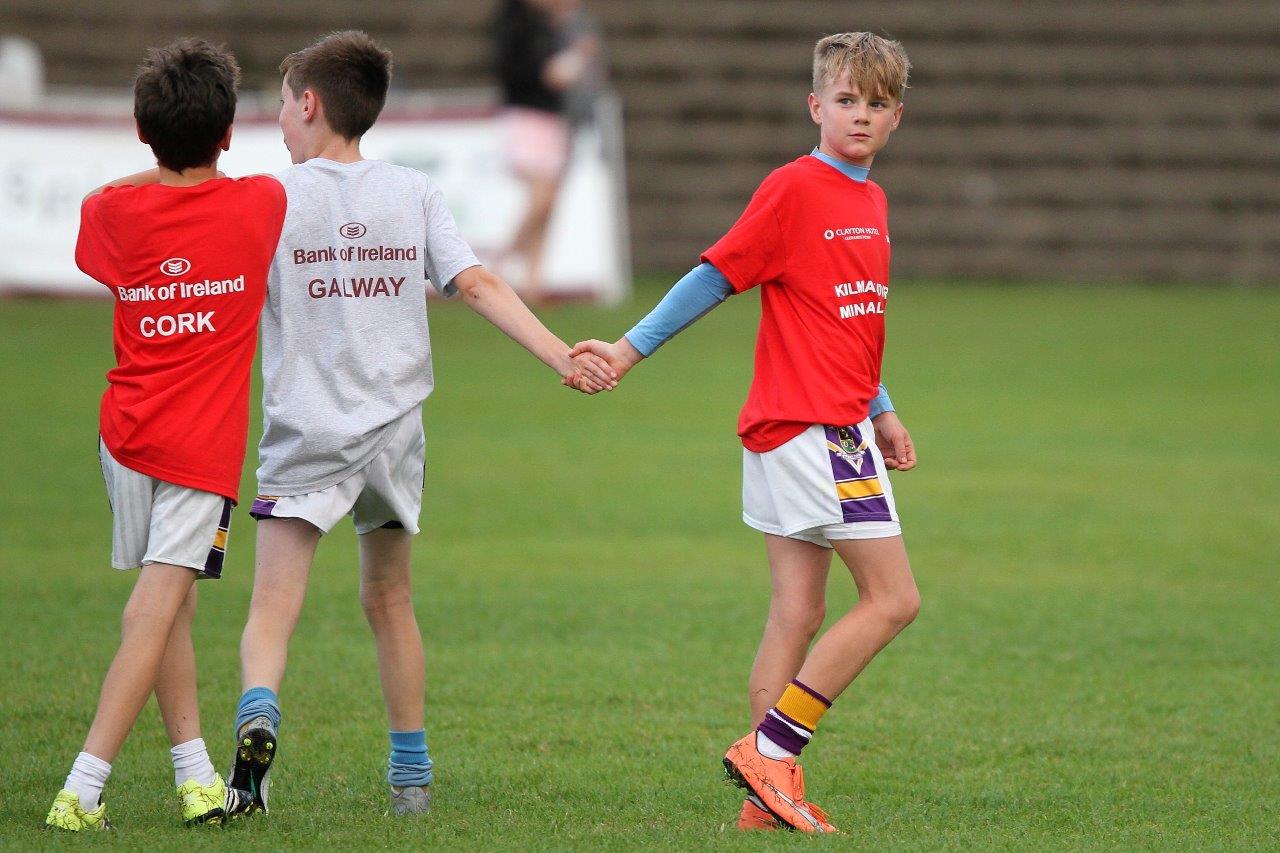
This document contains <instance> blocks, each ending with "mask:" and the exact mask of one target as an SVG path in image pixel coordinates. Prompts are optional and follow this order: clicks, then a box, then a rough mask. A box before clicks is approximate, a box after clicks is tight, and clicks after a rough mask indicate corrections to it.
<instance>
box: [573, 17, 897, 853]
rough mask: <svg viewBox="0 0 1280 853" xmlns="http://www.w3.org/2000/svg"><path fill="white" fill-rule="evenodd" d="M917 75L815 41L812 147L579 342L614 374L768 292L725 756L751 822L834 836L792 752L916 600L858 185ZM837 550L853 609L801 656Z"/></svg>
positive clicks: (884, 245) (884, 256)
mask: <svg viewBox="0 0 1280 853" xmlns="http://www.w3.org/2000/svg"><path fill="white" fill-rule="evenodd" d="M909 68H910V64H909V62H908V61H907V57H906V54H905V53H904V52H903V50H902V46H901V45H900V44H898V43H897V42H891V41H887V40H885V39H883V38H880V37H879V36H876V35H872V34H870V33H841V34H839V35H833V36H828V37H827V38H824V39H822V40H821V41H819V42H818V44H817V46H816V48H815V51H814V73H813V92H812V93H810V95H809V112H810V115H811V116H812V118H813V121H814V122H815V123H816V124H817V125H818V126H819V127H820V129H821V130H820V137H821V138H820V144H819V146H818V148H816V149H815V150H814V151H813V153H812V154H810V155H807V156H804V157H801V158H799V159H798V160H795V161H794V162H792V163H789V164H787V165H786V166H783V167H782V168H780V169H778V170H776V171H774V172H773V173H772V174H771V175H769V177H768V178H766V179H765V181H764V183H763V184H761V185H760V188H759V190H757V191H756V194H755V195H754V196H753V197H752V199H751V203H750V204H749V205H748V206H747V209H746V211H745V212H744V213H743V214H742V216H741V218H739V220H738V221H737V223H736V224H735V225H734V226H733V228H732V229H730V231H729V233H728V234H726V235H725V236H724V237H723V238H721V239H720V241H719V242H717V243H716V244H715V245H714V246H712V247H711V248H710V249H708V250H707V251H706V252H705V253H704V254H703V256H702V260H703V263H702V265H701V266H699V267H697V268H695V269H694V270H693V271H692V272H690V273H689V275H687V276H685V278H683V279H681V281H680V282H678V283H677V284H676V286H675V287H673V288H672V290H671V292H670V293H669V294H668V295H667V296H666V297H665V298H664V299H663V301H662V302H661V303H660V304H659V305H658V307H657V308H655V309H654V311H653V312H652V313H651V314H649V315H648V316H647V317H646V318H645V319H644V320H643V321H641V322H640V323H639V324H638V325H637V326H636V327H635V328H634V329H632V330H631V331H630V332H628V333H627V334H626V335H625V336H624V337H623V338H621V339H620V340H618V341H617V342H616V343H613V344H606V343H603V342H601V341H585V342H583V343H580V344H579V345H578V346H577V347H575V349H574V352H575V353H579V352H593V353H595V354H597V355H600V356H602V357H604V358H605V359H606V360H607V361H609V362H610V364H611V365H612V366H613V368H614V370H615V372H616V373H617V374H618V376H619V377H621V376H622V375H623V374H625V372H626V371H627V370H629V369H630V368H631V367H633V366H634V365H635V364H636V363H637V362H639V361H640V359H641V358H644V357H645V356H648V355H650V354H651V353H652V352H653V351H654V350H655V349H657V347H658V346H660V345H661V344H662V343H663V342H664V341H666V340H668V339H669V338H670V337H671V336H673V335H674V334H676V333H677V332H678V331H680V330H681V329H683V328H684V327H685V326H687V325H688V324H689V323H691V322H693V321H694V320H696V319H697V318H698V317H700V316H702V315H703V314H705V313H706V312H707V311H709V310H710V309H711V308H713V307H714V306H715V305H716V304H718V303H719V302H720V301H722V300H723V299H724V298H725V297H727V296H728V295H729V294H731V293H741V292H742V291H745V290H748V289H750V288H752V287H755V286H757V285H759V286H760V294H761V295H760V300H761V307H762V314H761V320H760V333H759V338H758V340H757V345H756V357H755V378H754V380H753V382H752V385H751V391H750V393H749V394H748V396H747V402H746V405H745V406H744V407H743V409H742V414H741V416H740V418H739V421H738V434H739V435H740V436H741V438H742V443H743V446H744V448H745V449H744V452H743V520H744V521H745V522H746V523H747V524H748V525H750V526H751V527H754V528H756V529H757V530H760V531H762V532H763V533H764V534H765V546H766V551H767V553H768V556H769V568H770V572H771V573H772V578H773V600H772V602H771V604H770V607H769V617H768V621H767V622H766V624H765V631H764V638H763V639H762V640H761V643H760V650H759V652H758V654H757V656H756V661H755V665H754V666H753V668H752V672H751V679H750V700H751V711H752V715H753V718H754V721H755V723H756V729H755V730H754V731H752V732H749V733H748V734H747V735H746V736H745V737H743V738H742V739H740V740H739V741H737V742H736V743H734V744H733V746H732V747H730V748H729V751H728V753H727V754H726V755H725V758H724V765H725V769H726V771H727V772H728V774H729V777H730V778H731V779H732V780H733V781H734V782H736V783H737V784H738V785H739V786H741V787H743V788H745V789H746V791H747V797H748V799H747V802H746V803H744V804H743V808H742V813H741V815H740V817H739V822H738V825H739V827H741V828H744V829H752V828H762V829H763V828H773V827H774V826H777V825H779V824H781V825H785V826H789V827H792V828H794V829H798V830H801V831H804V832H831V831H834V827H832V826H831V824H830V823H829V822H828V821H827V819H826V816H825V814H823V812H822V811H821V810H820V809H819V808H817V807H816V806H814V805H813V804H812V803H808V802H806V801H805V798H804V797H805V792H804V781H803V776H802V774H801V769H800V766H799V765H798V764H797V763H796V756H797V755H798V754H799V753H800V751H801V750H802V749H803V748H804V746H805V745H806V744H807V743H808V741H809V738H810V737H811V736H812V734H813V731H814V729H815V727H816V726H817V723H818V720H819V718H820V717H821V716H822V715H823V713H825V711H826V710H827V708H828V707H830V705H831V702H832V700H834V699H835V698H836V697H838V696H839V695H840V694H841V693H842V692H843V691H844V689H845V688H846V687H848V686H849V684H850V683H851V682H852V681H853V679H854V678H855V677H856V676H857V675H858V673H860V672H861V671H862V669H863V668H864V667H865V666H866V665H867V664H868V663H869V662H870V660H871V658H872V657H874V656H875V654H876V653H877V652H879V651H880V649H882V648H884V646H885V645H886V644H888V643H889V641H890V640H892V639H893V638H894V636H896V635H897V634H898V632H899V631H901V630H902V629H903V628H904V627H906V625H907V624H909V623H910V622H911V621H912V620H913V619H914V618H915V616H916V612H917V611H918V609H919V606H920V596H919V593H918V592H917V590H916V584H915V580H914V579H913V577H912V574H911V567H910V564H909V563H908V561H907V553H906V549H905V547H904V545H903V541H902V533H901V528H900V526H899V524H898V516H897V512H896V510H895V508H894V503H893V493H892V490H891V489H890V487H889V481H888V477H887V476H886V469H887V468H896V469H897V470H900V471H904V470H908V469H910V468H911V467H913V466H914V465H915V451H914V449H913V447H912V444H911V439H910V436H909V435H908V434H907V432H906V430H905V429H904V428H903V426H902V424H901V422H900V421H898V419H897V417H896V415H894V414H893V412H892V407H891V406H889V405H888V399H887V395H886V393H885V391H884V388H883V386H881V385H880V384H879V382H880V361H881V355H882V353H883V351H884V309H885V303H886V300H887V298H888V295H889V230H888V221H887V205H886V202H885V197H884V193H883V191H881V189H880V187H878V186H876V185H875V184H874V183H871V182H870V181H869V180H867V173H868V171H869V168H870V166H871V162H872V160H873V159H874V158H875V155H876V153H877V152H879V151H880V149H882V148H883V147H884V146H885V144H886V143H887V142H888V140H889V134H890V133H891V132H892V131H893V130H894V129H896V128H897V126H898V123H899V121H900V120H901V118H902V94H903V92H904V90H905V89H906V85H907V74H908V71H909ZM877 392H878V393H877ZM873 419H874V426H873V423H872V421H873ZM833 549H834V551H835V552H836V553H837V554H839V555H840V558H841V559H842V560H843V561H844V563H845V565H846V566H848V568H849V570H850V572H851V573H852V575H853V579H854V582H855V583H856V585H857V588H858V593H859V599H858V602H857V604H856V605H854V607H853V609H852V610H850V611H849V612H848V613H847V614H845V615H844V616H843V617H842V618H841V619H840V620H839V621H837V622H836V623H835V624H833V625H832V626H831V628H830V629H829V630H827V631H826V633H824V634H823V635H822V637H821V638H820V639H819V640H818V642H817V644H816V645H814V646H813V648H812V649H810V648H809V644H810V642H811V641H812V640H813V638H814V636H815V635H816V634H817V632H818V629H819V628H820V627H821V625H822V622H823V616H824V614H825V606H826V605H825V594H826V579H827V571H828V569H829V567H830V564H831V552H832V550H833Z"/></svg>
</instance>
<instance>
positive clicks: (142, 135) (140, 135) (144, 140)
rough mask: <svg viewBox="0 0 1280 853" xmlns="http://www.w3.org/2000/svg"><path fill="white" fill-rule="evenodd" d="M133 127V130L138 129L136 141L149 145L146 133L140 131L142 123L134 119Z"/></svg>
mask: <svg viewBox="0 0 1280 853" xmlns="http://www.w3.org/2000/svg"><path fill="white" fill-rule="evenodd" d="M133 127H134V129H135V130H137V131H138V141H139V142H141V143H142V144H143V145H150V144H151V143H150V142H148V141H147V135H146V134H145V133H143V132H142V125H140V124H138V123H137V122H136V121H135V122H134V123H133Z"/></svg>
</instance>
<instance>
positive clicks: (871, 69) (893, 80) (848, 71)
mask: <svg viewBox="0 0 1280 853" xmlns="http://www.w3.org/2000/svg"><path fill="white" fill-rule="evenodd" d="M910 72H911V60H909V59H907V52H906V51H905V50H904V49H903V47H902V44H901V42H896V41H890V40H889V39H886V38H882V37H881V36H878V35H876V34H875V33H836V34H835V35H830V36H827V37H826V38H824V39H822V40H820V41H819V42H818V43H817V44H816V45H815V46H814V48H813V91H814V92H821V91H822V89H823V88H824V87H825V86H827V85H828V84H830V83H832V82H834V81H836V80H840V79H844V78H845V77H848V78H849V79H851V80H852V81H853V82H854V84H855V85H857V87H858V88H859V89H860V90H861V91H862V93H863V94H864V95H867V96H874V95H881V96H888V97H891V98H895V99H897V100H902V95H903V93H904V92H905V91H906V89H907V75H908V74H910Z"/></svg>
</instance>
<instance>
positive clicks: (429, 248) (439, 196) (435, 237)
mask: <svg viewBox="0 0 1280 853" xmlns="http://www.w3.org/2000/svg"><path fill="white" fill-rule="evenodd" d="M423 206H424V210H425V213H426V225H427V233H426V240H425V245H424V246H423V248H424V251H423V262H424V266H425V269H426V273H427V278H428V279H430V280H431V284H432V285H434V286H435V289H436V290H438V291H440V294H441V295H442V296H453V295H454V294H455V293H457V292H458V288H457V286H456V285H454V283H453V280H454V278H456V277H457V275H458V273H460V272H462V271H463V270H465V269H468V268H470V267H474V266H478V265H479V264H480V261H479V260H478V259H477V258H476V255H475V252H473V251H471V246H470V245H468V243H467V241H466V240H464V239H462V235H461V234H460V233H459V232H458V223H457V222H455V221H454V219H453V214H452V213H450V212H449V207H448V205H446V204H445V202H444V193H442V192H441V191H440V188H439V187H437V186H436V185H435V183H434V182H432V181H430V180H428V181H427V190H426V196H425V198H424V199H423Z"/></svg>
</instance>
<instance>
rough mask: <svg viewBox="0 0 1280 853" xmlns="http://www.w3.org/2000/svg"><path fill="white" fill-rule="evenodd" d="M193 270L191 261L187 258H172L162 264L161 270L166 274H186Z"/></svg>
mask: <svg viewBox="0 0 1280 853" xmlns="http://www.w3.org/2000/svg"><path fill="white" fill-rule="evenodd" d="M190 270H191V261H189V260H187V259H186V258H170V259H169V260H167V261H164V262H163V263H161V264H160V272H161V273H163V274H164V275H171V276H175V277H176V276H180V275H186V274H187V273H188V272H189V271H190Z"/></svg>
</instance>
